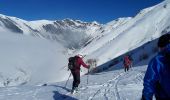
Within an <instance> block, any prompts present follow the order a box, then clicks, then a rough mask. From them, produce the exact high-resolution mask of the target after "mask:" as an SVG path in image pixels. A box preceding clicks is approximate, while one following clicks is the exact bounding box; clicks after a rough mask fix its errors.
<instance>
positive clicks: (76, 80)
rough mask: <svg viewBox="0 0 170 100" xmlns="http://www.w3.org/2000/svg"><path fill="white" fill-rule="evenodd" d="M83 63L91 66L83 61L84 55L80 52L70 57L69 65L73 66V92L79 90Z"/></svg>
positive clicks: (84, 65) (87, 66)
mask: <svg viewBox="0 0 170 100" xmlns="http://www.w3.org/2000/svg"><path fill="white" fill-rule="evenodd" d="M81 65H82V66H83V67H85V68H87V69H89V68H90V66H89V65H86V64H85V63H84V61H83V56H82V55H80V54H78V55H76V56H74V57H70V58H69V64H68V66H72V68H69V69H70V70H71V73H72V75H73V85H72V91H71V92H72V93H74V92H75V91H78V86H79V84H80V67H81Z"/></svg>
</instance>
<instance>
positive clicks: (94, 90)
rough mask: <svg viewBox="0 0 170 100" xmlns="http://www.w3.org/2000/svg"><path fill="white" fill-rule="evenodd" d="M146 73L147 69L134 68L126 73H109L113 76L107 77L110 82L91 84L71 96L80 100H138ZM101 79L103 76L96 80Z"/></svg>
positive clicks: (121, 71)
mask: <svg viewBox="0 0 170 100" xmlns="http://www.w3.org/2000/svg"><path fill="white" fill-rule="evenodd" d="M144 72H145V68H144V69H140V68H134V69H133V70H132V69H131V70H130V71H129V72H126V73H125V72H124V71H123V70H120V71H113V72H108V73H110V74H112V76H110V75H108V77H105V78H106V79H108V80H107V81H104V83H102V84H100V83H99V84H96V83H95V81H94V82H91V85H84V86H81V87H80V89H79V92H78V93H77V94H75V95H71V96H73V97H75V98H77V99H79V100H137V99H140V97H141V91H142V88H143V86H142V84H143V76H144ZM106 76H107V75H106ZM109 76H110V77H112V78H111V79H110V78H109ZM90 77H91V76H90ZM99 77H102V74H101V75H100V76H98V77H97V78H96V79H98V78H99ZM96 79H95V78H94V80H96ZM92 80H93V79H92Z"/></svg>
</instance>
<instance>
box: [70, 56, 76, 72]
mask: <svg viewBox="0 0 170 100" xmlns="http://www.w3.org/2000/svg"><path fill="white" fill-rule="evenodd" d="M77 58H78V57H76V56H74V57H70V58H69V59H68V69H70V70H75V69H76V66H77V64H76V63H77Z"/></svg>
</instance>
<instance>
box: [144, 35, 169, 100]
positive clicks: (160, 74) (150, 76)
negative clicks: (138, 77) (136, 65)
mask: <svg viewBox="0 0 170 100" xmlns="http://www.w3.org/2000/svg"><path fill="white" fill-rule="evenodd" d="M158 47H159V52H158V54H157V55H156V56H155V57H154V58H153V59H152V60H151V61H150V62H149V65H148V68H147V71H146V74H145V77H144V83H143V86H144V88H143V91H142V100H152V98H153V95H154V96H155V98H156V100H170V32H168V33H167V34H164V35H162V36H161V37H160V38H159V40H158Z"/></svg>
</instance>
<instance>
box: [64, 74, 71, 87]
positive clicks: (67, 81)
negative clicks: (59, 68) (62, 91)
mask: <svg viewBox="0 0 170 100" xmlns="http://www.w3.org/2000/svg"><path fill="white" fill-rule="evenodd" d="M70 76H71V73H70V75H69V77H68V79H67V81H66V84H65V88H66V86H67V83H68V80H69V78H70Z"/></svg>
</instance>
